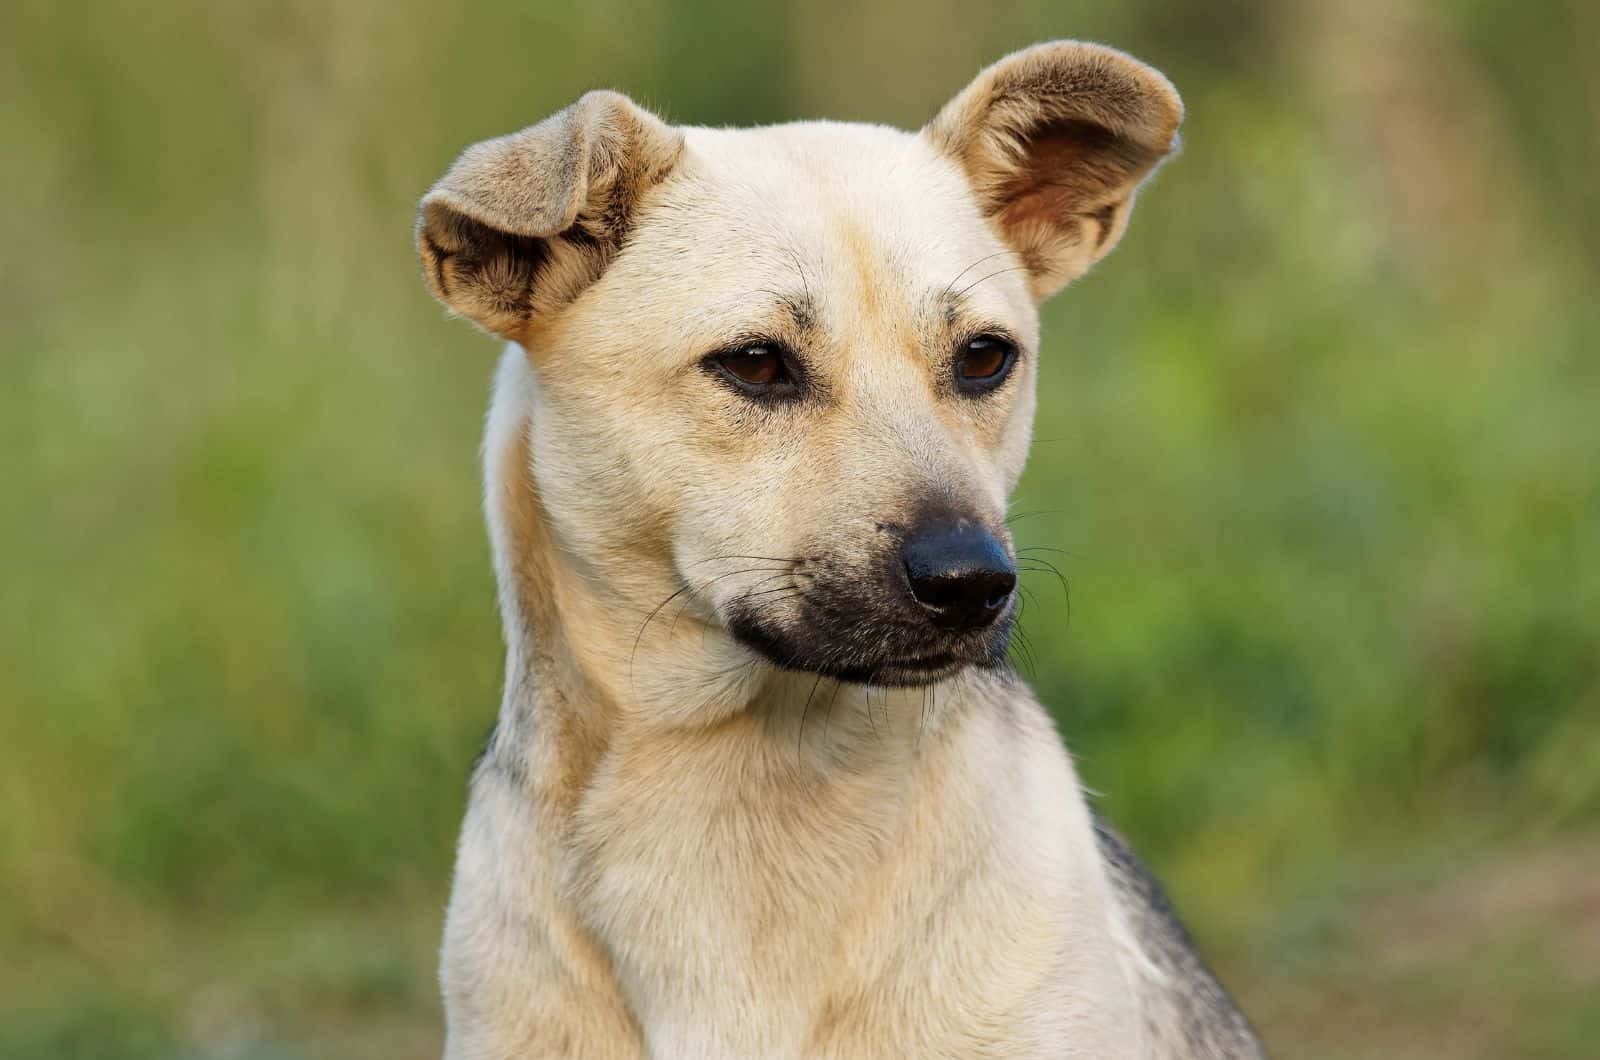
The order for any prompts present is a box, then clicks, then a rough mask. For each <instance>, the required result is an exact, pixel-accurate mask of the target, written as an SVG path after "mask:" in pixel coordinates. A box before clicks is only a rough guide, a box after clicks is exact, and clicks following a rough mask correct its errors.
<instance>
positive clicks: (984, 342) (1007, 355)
mask: <svg viewBox="0 0 1600 1060" xmlns="http://www.w3.org/2000/svg"><path fill="white" fill-rule="evenodd" d="M1016 354H1017V348H1016V347H1015V346H1013V345H1012V344H1011V343H1010V342H1009V341H1007V340H1006V339H1002V338H1001V337H1000V336H998V335H979V336H978V337H977V338H975V339H969V340H968V341H967V344H966V345H965V346H963V347H961V353H960V356H959V357H958V358H957V360H956V382H957V384H958V386H959V387H960V388H961V389H962V390H964V391H967V392H969V393H979V392H982V391H986V390H991V389H993V388H994V387H997V386H999V385H1000V384H1001V383H1002V382H1003V381H1004V380H1005V377H1006V375H1007V374H1008V373H1009V372H1010V371H1011V365H1012V364H1013V363H1014V362H1015V361H1016Z"/></svg>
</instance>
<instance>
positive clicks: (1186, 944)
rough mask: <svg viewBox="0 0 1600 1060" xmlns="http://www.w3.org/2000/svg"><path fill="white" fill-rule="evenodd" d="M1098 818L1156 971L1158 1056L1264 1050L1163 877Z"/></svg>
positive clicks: (1153, 997) (1149, 988)
mask: <svg viewBox="0 0 1600 1060" xmlns="http://www.w3.org/2000/svg"><path fill="white" fill-rule="evenodd" d="M1093 820H1094V833H1095V841H1096V844H1097V845H1098V846H1099V849H1100V856H1101V857H1102V859H1103V860H1104V862H1105V866H1106V873H1107V875H1108V876H1109V877H1110V880H1111V886H1112V890H1113V892H1114V894H1115V896H1116V902H1117V905H1118V906H1119V907H1120V909H1121V911H1122V913H1123V915H1124V916H1125V917H1126V918H1127V923H1128V925H1129V927H1130V928H1131V929H1132V931H1133V935H1134V940H1135V942H1137V944H1138V946H1139V949H1140V951H1141V954H1142V956H1143V957H1144V958H1145V959H1146V960H1147V961H1148V962H1149V963H1150V965H1151V966H1153V971H1154V973H1155V974H1153V975H1150V976H1147V977H1146V983H1145V992H1146V994H1147V996H1146V998H1145V1011H1146V1017H1147V1022H1148V1023H1149V1024H1150V1029H1151V1031H1152V1032H1153V1034H1154V1035H1155V1037H1156V1042H1155V1045H1156V1050H1155V1055H1157V1056H1173V1057H1192V1058H1196V1060H1200V1058H1204V1060H1257V1058H1263V1057H1265V1055H1266V1054H1265V1052H1264V1051H1263V1049H1262V1047H1261V1045H1260V1043H1259V1042H1258V1041H1257V1040H1256V1036H1255V1033H1254V1032H1253V1031H1252V1030H1251V1027H1250V1023H1249V1021H1248V1020H1246V1019H1245V1017H1244V1014H1243V1013H1242V1012H1240V1011H1239V1008H1238V1006H1237V1005H1235V1004H1234V1002H1233V999H1232V998H1231V997H1229V996H1228V992H1227V991H1226V990H1225V989H1224V988H1223V986H1222V984H1221V983H1220V982H1218V981H1217V978H1216V976H1215V975H1213V974H1212V972H1211V969H1210V968H1208V967H1207V966H1206V963H1205V961H1204V960H1202V959H1201V957H1200V954H1199V953H1198V952H1197V951H1196V950H1195V947H1194V942H1193V940H1192V939H1190V937H1189V932H1188V931H1187V930H1186V929H1185V928H1184V926H1183V924H1182V923H1181V922H1180V921H1179V920H1178V916H1177V913H1176V912H1175V911H1174V909H1173V907H1172V902H1171V901H1170V900H1169V899H1168V898H1167V894H1166V891H1165V890H1164V889H1163V888H1162V886H1161V883H1160V881H1158V880H1157V879H1156V878H1155V876H1154V875H1153V874H1151V872H1150V870H1149V869H1147V868H1146V867H1145V866H1144V863H1143V862H1141V861H1140V860H1139V857H1138V855H1136V854H1135V853H1134V852H1133V849H1132V848H1131V847H1130V846H1129V845H1128V843H1127V841H1126V840H1124V839H1123V838H1122V836H1121V835H1119V834H1118V833H1117V831H1116V829H1114V828H1112V827H1111V825H1110V824H1109V823H1107V822H1106V820H1105V818H1103V817H1101V816H1100V814H1099V813H1097V812H1096V813H1093Z"/></svg>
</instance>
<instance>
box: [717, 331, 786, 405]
mask: <svg viewBox="0 0 1600 1060" xmlns="http://www.w3.org/2000/svg"><path fill="white" fill-rule="evenodd" d="M706 366H707V367H708V368H710V369H712V370H713V371H714V372H715V373H716V374H717V375H720V376H721V377H722V378H723V379H725V380H726V381H728V382H729V383H732V384H733V385H734V386H735V387H736V388H738V389H739V390H741V391H743V392H745V393H747V394H750V395H752V396H760V397H783V396H788V395H790V394H793V393H795V392H796V389H797V388H796V386H795V379H794V373H793V372H792V371H791V370H790V357H789V356H788V353H787V351H786V350H784V348H783V347H781V346H779V345H777V344H776V343H765V342H758V343H751V344H750V345H748V346H741V347H739V348H738V349H735V350H727V351H725V352H723V353H716V354H712V355H711V356H710V357H708V358H707V359H706Z"/></svg>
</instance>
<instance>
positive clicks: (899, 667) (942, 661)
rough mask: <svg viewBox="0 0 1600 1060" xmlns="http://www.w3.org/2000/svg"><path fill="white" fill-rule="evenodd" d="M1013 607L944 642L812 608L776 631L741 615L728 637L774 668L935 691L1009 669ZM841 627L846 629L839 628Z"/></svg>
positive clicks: (920, 631) (925, 631)
mask: <svg viewBox="0 0 1600 1060" xmlns="http://www.w3.org/2000/svg"><path fill="white" fill-rule="evenodd" d="M1014 610H1015V608H1014V606H1008V607H1007V608H1006V612H1005V614H1004V615H1003V617H1002V618H1001V619H1000V620H998V621H996V622H995V623H993V625H991V626H990V627H989V628H987V629H985V630H983V631H981V632H980V633H964V634H947V633H943V632H941V631H939V630H936V629H932V628H922V627H918V626H916V625H914V624H912V623H908V622H905V621H903V620H893V619H891V620H887V621H883V622H873V621H872V620H870V619H868V618H865V617H864V616H863V615H862V614H861V613H860V611H859V610H856V611H855V612H854V613H853V614H850V615H848V616H845V615H837V614H834V613H832V610H831V609H828V608H808V609H807V612H808V613H806V614H805V615H804V616H803V617H802V618H801V619H800V621H797V622H794V623H792V624H790V623H783V624H781V625H780V624H778V623H775V622H772V621H770V620H764V619H763V617H762V616H759V615H756V614H753V613H751V612H749V611H741V610H736V611H735V612H734V613H733V614H732V615H731V616H730V617H729V621H728V629H729V632H731V633H732V634H733V636H734V637H735V638H736V639H737V640H738V641H739V642H740V643H741V644H743V645H744V646H745V647H747V648H749V649H750V650H751V651H753V652H755V653H756V654H758V655H760V656H761V657H762V658H764V659H766V660H767V661H768V662H770V663H772V664H773V665H774V666H777V667H779V668H780V669H784V670H792V671H797V672H800V673H809V674H818V675H820V676H823V677H830V678H833V679H834V680H838V681H846V682H849V683H852V684H862V685H880V686H900V687H907V686H918V685H931V684H936V683H938V682H940V681H944V680H947V679H949V678H951V677H954V676H955V675H957V674H959V673H960V672H961V671H963V670H965V669H967V668H968V667H978V668H981V669H996V668H999V667H1001V666H1003V665H1005V661H1006V649H1007V647H1008V646H1009V644H1010V636H1011V625H1012V621H1013V613H1014ZM840 619H843V621H840Z"/></svg>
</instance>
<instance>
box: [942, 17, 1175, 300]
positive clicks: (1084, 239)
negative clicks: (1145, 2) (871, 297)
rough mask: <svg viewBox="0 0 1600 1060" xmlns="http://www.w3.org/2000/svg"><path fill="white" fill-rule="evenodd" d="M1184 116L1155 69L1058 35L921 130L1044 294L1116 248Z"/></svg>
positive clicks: (1036, 291) (997, 69)
mask: <svg viewBox="0 0 1600 1060" xmlns="http://www.w3.org/2000/svg"><path fill="white" fill-rule="evenodd" d="M1182 120H1183V103H1182V102H1181V101H1180V100H1179V99H1178V93H1177V91H1176V90H1175V89H1174V88H1173V87H1172V84H1171V83H1170V82H1169V81H1168V80H1167V79H1166V78H1165V77H1163V76H1161V74H1159V73H1157V72H1156V71H1155V70H1153V69H1151V68H1150V67H1148V66H1146V65H1144V64H1143V63H1141V62H1139V61H1138V60H1136V59H1133V58H1131V57H1129V56H1127V55H1124V54H1123V53H1122V52H1119V51H1116V50H1115V49H1112V48H1106V47H1102V46H1100V45H1096V44H1082V43H1079V42H1077V41H1055V42H1053V43H1050V44H1039V45H1035V46H1034V47H1032V48H1027V49H1024V50H1023V51H1020V52H1016V53H1014V54H1012V55H1008V56H1006V57H1005V58H1004V59H1001V60H1000V61H999V62H997V63H995V64H994V65H993V66H991V67H989V68H988V69H987V70H984V71H983V72H982V73H981V74H979V75H978V76H977V78H976V79H975V80H974V81H973V82H972V84H970V85H968V86H967V87H966V88H965V89H963V90H962V91H961V93H960V94H959V95H957V96H956V97H955V98H954V99H952V100H951V101H950V102H949V103H947V104H945V107H944V109H943V110H941V111H940V112H939V114H938V116H937V117H935V118H934V119H933V121H932V122H930V123H929V124H928V126H927V128H926V129H924V130H923V135H925V136H927V137H928V138H929V139H931V140H932V141H933V142H934V144H936V145H937V146H938V147H939V148H940V149H941V150H943V151H944V152H945V153H946V154H948V155H949V156H950V157H952V158H954V159H955V160H956V161H957V162H958V163H959V164H960V165H961V168H962V169H963V170H964V171H965V172H966V174H967V179H968V180H969V181H971V183H972V186H973V189H974V190H975V191H976V193H977V196H978V201H979V203H980V204H981V205H982V208H983V210H984V212H985V213H986V214H987V215H988V216H989V217H990V218H991V220H992V221H993V222H994V224H995V225H996V227H997V229H998V231H999V232H1000V234H1001V236H1002V238H1004V239H1005V241H1006V242H1007V243H1008V244H1009V245H1010V246H1011V248H1012V249H1013V250H1015V251H1016V252H1017V254H1018V255H1019V256H1020V257H1021V259H1022V262H1023V264H1024V265H1025V266H1026V267H1027V270H1028V274H1029V278H1030V281H1031V287H1032V290H1033V295H1034V297H1035V298H1039V299H1042V298H1045V297H1047V296H1049V295H1051V294H1053V293H1055V292H1056V291H1058V290H1060V289H1061V288H1062V287H1063V286H1065V285H1066V284H1067V283H1069V282H1071V281H1072V280H1075V279H1077V278H1078V277H1079V276H1081V275H1083V273H1084V272H1085V271H1086V270H1087V269H1088V268H1089V266H1091V265H1093V264H1094V263H1095V262H1096V261H1099V260H1100V259H1101V258H1102V257H1104V256H1105V255H1106V254H1107V253H1108V252H1109V251H1110V250H1111V248H1112V247H1113V246H1115V245H1116V242H1117V240H1118V239H1120V238H1121V237H1122V232H1123V229H1124V228H1125V227H1126V226H1127V223H1128V213H1129V211H1130V210H1131V209H1132V207H1133V198H1134V193H1135V192H1136V191H1137V190H1138V188H1139V184H1140V182H1142V181H1143V180H1144V179H1145V178H1146V177H1148V176H1149V175H1150V173H1151V172H1152V171H1153V170H1154V169H1155V167H1156V166H1157V165H1158V164H1159V163H1160V162H1161V160H1162V159H1163V158H1165V157H1166V156H1167V155H1168V154H1169V153H1171V151H1172V149H1173V148H1174V146H1175V145H1176V143H1177V134H1178V125H1179V123H1180V122H1181V121H1182Z"/></svg>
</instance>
